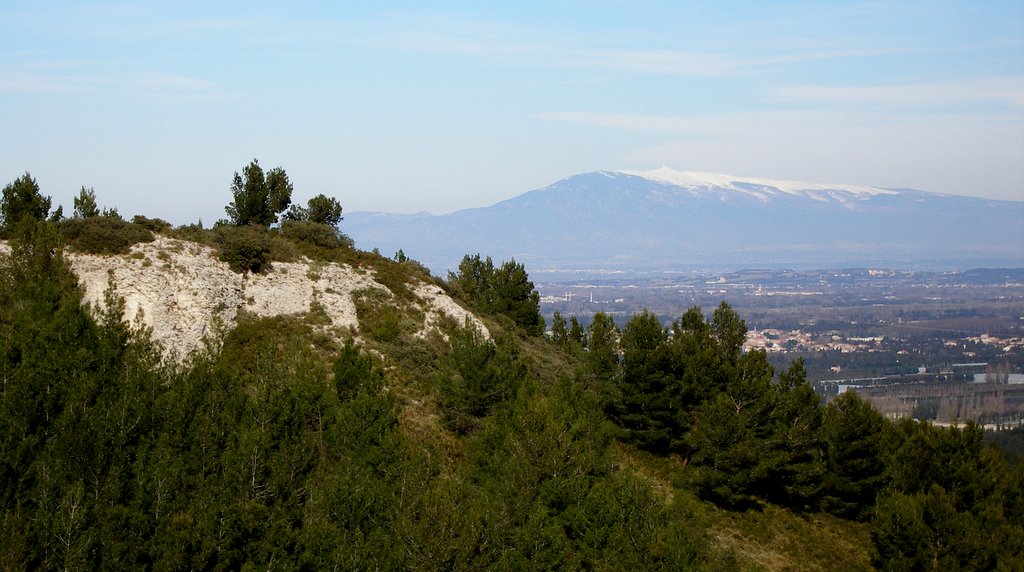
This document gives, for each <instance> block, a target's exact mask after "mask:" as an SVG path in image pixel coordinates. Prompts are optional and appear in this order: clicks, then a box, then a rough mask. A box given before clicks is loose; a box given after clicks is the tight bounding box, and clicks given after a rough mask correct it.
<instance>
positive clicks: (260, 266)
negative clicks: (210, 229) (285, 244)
mask: <svg viewBox="0 0 1024 572" xmlns="http://www.w3.org/2000/svg"><path fill="white" fill-rule="evenodd" d="M214 241H215V244H216V245H217V255H218V257H219V258H220V259H221V260H222V261H224V262H227V263H228V266H229V267H230V268H231V270H234V271H235V272H239V273H244V272H262V271H263V270H264V269H266V268H267V267H268V266H269V265H270V240H269V239H268V237H267V233H266V232H264V231H262V230H260V229H256V228H251V227H240V228H235V227H229V226H218V227H216V228H215V229H214Z"/></svg>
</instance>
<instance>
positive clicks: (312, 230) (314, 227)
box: [279, 219, 352, 255]
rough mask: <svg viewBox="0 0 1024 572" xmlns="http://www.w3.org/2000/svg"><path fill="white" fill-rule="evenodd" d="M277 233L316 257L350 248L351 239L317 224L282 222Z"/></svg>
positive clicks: (294, 221)
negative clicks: (327, 252)
mask: <svg viewBox="0 0 1024 572" xmlns="http://www.w3.org/2000/svg"><path fill="white" fill-rule="evenodd" d="M279 232H280V233H281V236H283V237H285V238H287V239H288V240H291V241H292V242H294V243H296V244H297V245H299V247H300V248H301V249H302V250H303V251H304V253H307V254H312V255H317V254H324V253H325V251H333V250H337V249H351V248H352V239H350V238H349V237H347V236H345V235H344V234H342V233H340V232H338V229H336V228H334V227H332V226H329V225H326V224H321V223H318V222H311V221H302V220H290V219H289V220H284V221H282V222H281V229H280V231H279Z"/></svg>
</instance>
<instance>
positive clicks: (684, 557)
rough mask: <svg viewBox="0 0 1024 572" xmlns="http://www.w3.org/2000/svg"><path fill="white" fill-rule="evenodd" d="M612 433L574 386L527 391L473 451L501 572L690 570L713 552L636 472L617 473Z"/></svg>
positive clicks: (488, 536)
mask: <svg viewBox="0 0 1024 572" xmlns="http://www.w3.org/2000/svg"><path fill="white" fill-rule="evenodd" d="M611 436H612V434H611V432H610V431H608V429H607V428H606V427H605V426H604V422H603V421H602V419H601V416H600V413H599V409H598V408H597V407H596V403H594V402H593V401H592V399H591V398H589V397H588V396H587V394H586V393H584V392H581V391H579V390H578V389H575V388H574V387H573V385H572V384H571V383H569V382H568V381H567V380H562V381H559V382H557V383H555V384H554V385H553V386H552V387H551V388H550V390H549V391H548V392H546V393H545V392H541V391H538V390H537V389H536V388H524V389H523V390H521V391H520V392H519V393H518V395H517V396H516V398H515V399H514V400H513V401H511V402H510V403H509V404H508V406H507V407H506V408H503V409H501V410H500V411H499V412H498V413H496V414H495V415H494V416H493V417H492V418H490V419H488V420H487V421H486V422H485V426H484V428H483V429H482V431H481V432H480V434H479V435H478V436H477V437H476V438H475V441H474V442H473V444H472V445H473V446H472V448H471V451H470V458H471V462H472V463H473V465H474V470H473V474H474V475H475V478H476V479H477V484H478V486H479V487H480V489H481V490H482V492H483V494H484V495H485V497H486V499H487V502H488V506H487V508H488V510H487V512H486V513H485V516H484V519H485V522H486V524H487V526H486V527H485V528H484V530H483V531H482V535H483V541H482V542H481V544H482V545H483V546H484V547H486V550H487V552H486V553H485V555H486V556H487V558H486V560H484V561H483V562H481V564H486V565H487V566H488V567H493V568H500V569H513V570H526V569H555V568H558V569H563V568H567V569H608V570H616V569H631V570H658V569H665V570H682V569H694V568H698V567H699V566H700V564H701V563H700V556H701V555H702V554H704V553H706V548H705V546H704V538H703V536H702V533H701V532H699V530H686V529H685V528H684V527H680V526H679V523H678V522H674V521H673V519H672V512H671V511H670V510H668V509H666V507H664V505H663V504H662V503H660V502H659V501H657V500H656V499H655V498H654V496H653V493H652V491H651V490H650V489H649V488H648V487H647V486H645V484H643V483H642V481H640V480H639V479H637V478H635V477H633V476H632V475H630V474H622V473H620V474H611V473H610V471H611V458H610V456H609V453H610V449H609V445H610V443H611Z"/></svg>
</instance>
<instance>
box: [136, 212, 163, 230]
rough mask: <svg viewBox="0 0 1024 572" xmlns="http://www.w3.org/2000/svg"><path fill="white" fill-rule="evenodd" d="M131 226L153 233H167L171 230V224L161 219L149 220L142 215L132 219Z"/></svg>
mask: <svg viewBox="0 0 1024 572" xmlns="http://www.w3.org/2000/svg"><path fill="white" fill-rule="evenodd" d="M132 224H134V225H136V226H141V227H142V228H144V229H146V230H148V231H150V232H154V233H167V232H169V231H170V230H171V228H172V226H171V223H169V222H167V221H165V220H164V219H161V218H149V217H145V216H142V215H135V216H133V217H132Z"/></svg>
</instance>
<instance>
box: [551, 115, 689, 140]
mask: <svg viewBox="0 0 1024 572" xmlns="http://www.w3.org/2000/svg"><path fill="white" fill-rule="evenodd" d="M539 117H540V118H541V119H550V120H554V121H563V122H567V123H574V124H577V125H587V126H590V127H608V128H612V129H624V130H627V131H642V132H648V133H673V134H676V135H696V134H697V132H698V131H699V130H701V129H702V128H703V125H701V124H702V123H703V121H699V120H697V119H695V118H691V117H682V116H664V115H643V114H629V113H601V112H590V111H564V112H553V113H542V114H540V115H539Z"/></svg>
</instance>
